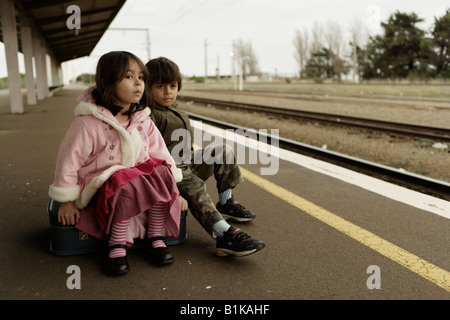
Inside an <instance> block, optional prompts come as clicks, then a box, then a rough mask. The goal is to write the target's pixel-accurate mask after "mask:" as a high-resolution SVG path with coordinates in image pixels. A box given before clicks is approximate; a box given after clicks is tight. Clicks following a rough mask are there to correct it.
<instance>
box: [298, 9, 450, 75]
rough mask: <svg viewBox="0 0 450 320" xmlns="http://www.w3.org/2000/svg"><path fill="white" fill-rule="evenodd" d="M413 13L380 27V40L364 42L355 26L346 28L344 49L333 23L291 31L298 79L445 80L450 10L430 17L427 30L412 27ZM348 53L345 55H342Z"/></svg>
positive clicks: (369, 38) (401, 14) (359, 27)
mask: <svg viewBox="0 0 450 320" xmlns="http://www.w3.org/2000/svg"><path fill="white" fill-rule="evenodd" d="M423 21H424V20H423V19H422V18H420V17H419V16H418V15H417V14H416V13H404V12H400V11H397V12H395V13H394V14H392V15H391V16H390V17H389V18H388V20H387V21H386V22H381V30H382V32H381V34H379V35H375V36H366V35H365V34H364V32H363V30H365V28H364V26H363V24H362V22H361V21H358V20H355V21H354V22H353V24H352V26H351V30H350V31H351V40H350V43H345V41H343V38H344V37H343V33H342V29H341V28H340V26H339V25H338V24H337V23H335V22H332V21H330V22H328V23H327V24H326V25H325V26H323V25H320V24H318V23H314V25H313V26H312V28H311V30H307V29H306V28H305V29H303V30H297V31H296V34H295V37H294V46H295V58H296V61H297V63H298V66H299V73H298V75H299V77H300V78H311V79H315V80H316V81H317V82H320V81H323V80H324V79H334V80H337V81H339V80H342V78H343V77H344V76H347V77H350V78H351V79H353V80H354V81H357V80H361V79H363V80H369V79H410V80H412V79H448V78H450V69H449V67H450V9H447V11H446V13H445V14H444V15H443V16H442V17H435V19H434V23H433V25H432V27H431V29H430V30H428V31H427V30H422V29H420V28H419V26H418V24H419V23H421V22H423ZM347 48H351V50H347Z"/></svg>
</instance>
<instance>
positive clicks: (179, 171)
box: [170, 166, 183, 182]
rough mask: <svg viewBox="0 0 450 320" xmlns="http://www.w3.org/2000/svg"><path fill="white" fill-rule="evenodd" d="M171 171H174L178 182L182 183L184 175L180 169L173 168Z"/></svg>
mask: <svg viewBox="0 0 450 320" xmlns="http://www.w3.org/2000/svg"><path fill="white" fill-rule="evenodd" d="M170 170H171V171H172V174H173V176H174V178H175V181H176V182H180V181H181V180H183V173H182V172H181V169H180V168H177V167H175V166H171V167H170Z"/></svg>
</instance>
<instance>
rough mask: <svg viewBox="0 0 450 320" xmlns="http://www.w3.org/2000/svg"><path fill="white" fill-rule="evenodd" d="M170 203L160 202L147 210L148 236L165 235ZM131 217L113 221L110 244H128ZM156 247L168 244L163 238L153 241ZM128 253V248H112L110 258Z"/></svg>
mask: <svg viewBox="0 0 450 320" xmlns="http://www.w3.org/2000/svg"><path fill="white" fill-rule="evenodd" d="M168 206H169V204H168V203H167V202H158V203H156V204H154V205H153V207H151V208H150V209H149V210H147V215H148V226H147V237H148V238H153V237H160V236H162V235H163V228H164V222H165V220H166V215H167V212H168V210H169V208H168ZM131 219H132V218H129V219H126V220H122V221H120V222H117V223H113V224H112V226H111V235H110V238H109V242H108V244H109V245H110V246H111V245H113V244H126V243H127V240H126V239H127V231H128V227H129V225H130V223H131ZM152 246H153V247H154V248H158V247H165V246H166V244H165V243H164V241H162V240H157V241H155V242H153V243H152ZM125 255H126V250H125V249H123V248H115V249H111V250H110V252H109V257H110V258H118V257H123V256H125Z"/></svg>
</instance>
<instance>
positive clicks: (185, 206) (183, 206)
mask: <svg viewBox="0 0 450 320" xmlns="http://www.w3.org/2000/svg"><path fill="white" fill-rule="evenodd" d="M180 205H181V211H186V210H187V209H188V203H187V201H186V199H184V198H183V197H182V196H180Z"/></svg>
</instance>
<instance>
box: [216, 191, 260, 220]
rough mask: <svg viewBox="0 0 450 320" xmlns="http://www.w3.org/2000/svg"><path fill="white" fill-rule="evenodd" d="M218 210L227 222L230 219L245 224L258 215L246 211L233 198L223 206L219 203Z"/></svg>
mask: <svg viewBox="0 0 450 320" xmlns="http://www.w3.org/2000/svg"><path fill="white" fill-rule="evenodd" d="M216 208H217V210H218V211H219V212H220V213H221V214H222V216H223V218H224V219H225V220H227V219H230V220H233V221H237V222H245V221H250V220H253V219H255V218H256V214H254V213H253V212H251V211H250V210H248V209H246V208H245V207H244V206H243V205H241V204H239V203H238V202H237V201H234V199H233V197H231V198H230V199H228V200H227V202H226V203H225V204H223V205H222V204H220V203H219V202H218V203H217V205H216Z"/></svg>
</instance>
